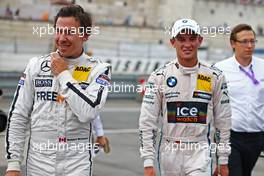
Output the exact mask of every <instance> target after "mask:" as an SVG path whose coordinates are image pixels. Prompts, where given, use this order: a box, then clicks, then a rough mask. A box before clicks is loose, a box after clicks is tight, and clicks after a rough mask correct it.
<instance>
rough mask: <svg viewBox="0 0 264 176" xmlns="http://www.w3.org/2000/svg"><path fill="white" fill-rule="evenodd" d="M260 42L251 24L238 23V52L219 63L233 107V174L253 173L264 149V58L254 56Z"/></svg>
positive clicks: (235, 34) (233, 43) (235, 39)
mask: <svg viewBox="0 0 264 176" xmlns="http://www.w3.org/2000/svg"><path fill="white" fill-rule="evenodd" d="M256 43H257V40H256V33H255V31H254V30H253V29H252V27H251V26H250V25H248V24H239V25H237V26H235V27H234V28H233V29H232V31H231V35H230V44H231V47H232V49H233V51H234V55H233V56H232V57H230V58H228V59H225V60H223V61H221V62H218V63H216V64H215V67H217V68H219V69H220V70H222V71H223V74H224V75H225V77H226V80H227V85H225V86H227V88H228V92H229V97H230V101H231V107H232V129H231V138H230V141H231V155H230V156H229V171H230V173H229V175H230V176H250V175H251V173H252V170H253V168H254V166H255V164H256V162H257V160H258V157H259V156H260V153H261V150H262V149H264V69H263V68H264V60H263V59H260V58H257V57H255V56H253V53H254V50H255V47H256Z"/></svg>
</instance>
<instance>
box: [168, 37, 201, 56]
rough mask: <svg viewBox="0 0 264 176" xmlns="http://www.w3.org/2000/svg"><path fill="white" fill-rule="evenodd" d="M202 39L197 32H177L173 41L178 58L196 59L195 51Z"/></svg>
mask: <svg viewBox="0 0 264 176" xmlns="http://www.w3.org/2000/svg"><path fill="white" fill-rule="evenodd" d="M202 41H203V38H202V37H201V36H200V35H197V34H188V33H185V34H178V35H177V36H176V38H175V40H174V43H173V46H174V48H175V49H176V52H177V57H178V59H182V60H192V59H197V51H198V48H199V46H200V45H201V43H202Z"/></svg>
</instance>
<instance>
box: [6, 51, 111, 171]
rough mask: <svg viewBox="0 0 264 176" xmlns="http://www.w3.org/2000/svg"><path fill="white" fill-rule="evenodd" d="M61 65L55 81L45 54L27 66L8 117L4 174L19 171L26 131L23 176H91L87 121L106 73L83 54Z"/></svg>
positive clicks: (98, 103) (99, 103)
mask: <svg viewBox="0 0 264 176" xmlns="http://www.w3.org/2000/svg"><path fill="white" fill-rule="evenodd" d="M66 59H67V58H66ZM67 61H68V62H69V70H65V71H63V72H62V73H60V74H59V75H58V76H57V77H55V76H54V75H53V74H52V73H51V70H50V62H51V57H50V55H46V56H43V57H37V58H33V59H31V60H30V61H29V63H28V65H27V67H26V69H25V72H24V74H23V75H22V76H21V78H20V81H19V83H18V87H17V90H16V93H15V95H14V100H13V102H12V105H11V108H10V112H9V120H8V122H9V123H8V128H7V132H6V158H7V161H8V168H7V171H9V170H20V166H21V162H22V160H23V149H24V145H25V138H26V131H27V129H28V128H27V127H28V126H29V133H30V136H29V144H28V152H27V158H26V172H27V173H26V175H27V176H36V175H38V176H55V175H56V176H75V175H78V176H90V175H91V173H92V155H91V152H92V147H93V144H92V124H91V122H92V120H93V119H94V118H96V116H97V115H98V114H99V111H100V109H101V108H102V107H103V105H104V104H105V101H106V97H107V91H108V86H109V84H110V71H111V70H110V66H109V65H108V64H106V63H102V62H100V61H99V60H96V59H94V58H91V57H88V56H87V55H85V54H84V53H83V54H82V55H81V56H80V57H78V58H75V59H67Z"/></svg>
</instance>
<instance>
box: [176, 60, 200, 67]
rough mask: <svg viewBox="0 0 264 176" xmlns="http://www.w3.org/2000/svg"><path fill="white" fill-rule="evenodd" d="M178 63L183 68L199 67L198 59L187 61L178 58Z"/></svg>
mask: <svg viewBox="0 0 264 176" xmlns="http://www.w3.org/2000/svg"><path fill="white" fill-rule="evenodd" d="M178 62H179V64H180V65H181V66H183V67H194V66H195V65H197V63H198V59H197V58H195V59H190V60H186V59H180V58H178Z"/></svg>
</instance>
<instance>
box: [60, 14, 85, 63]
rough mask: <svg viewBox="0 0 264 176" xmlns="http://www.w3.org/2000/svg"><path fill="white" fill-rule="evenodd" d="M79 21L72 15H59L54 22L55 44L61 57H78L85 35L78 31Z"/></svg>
mask: <svg viewBox="0 0 264 176" xmlns="http://www.w3.org/2000/svg"><path fill="white" fill-rule="evenodd" d="M79 27H80V23H79V21H77V20H76V19H75V18H74V17H59V18H58V20H57V23H56V33H55V44H56V48H57V49H58V50H59V52H60V55H61V56H62V57H74V58H76V57H78V56H80V55H81V53H82V50H83V43H84V42H85V41H86V40H87V39H88V36H87V35H83V34H82V33H79Z"/></svg>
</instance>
